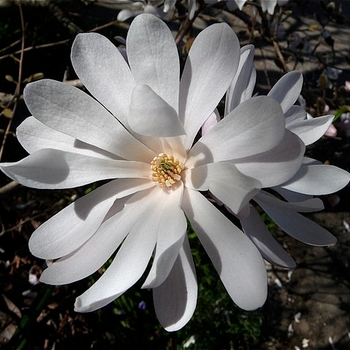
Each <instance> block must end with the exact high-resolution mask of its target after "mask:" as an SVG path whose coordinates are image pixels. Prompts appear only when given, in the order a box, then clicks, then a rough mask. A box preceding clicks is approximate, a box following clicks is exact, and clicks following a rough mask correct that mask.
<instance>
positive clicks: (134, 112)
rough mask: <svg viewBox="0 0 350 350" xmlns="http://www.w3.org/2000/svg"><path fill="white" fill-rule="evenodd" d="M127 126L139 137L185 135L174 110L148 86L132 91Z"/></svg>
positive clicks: (137, 87) (138, 86) (141, 86)
mask: <svg viewBox="0 0 350 350" xmlns="http://www.w3.org/2000/svg"><path fill="white" fill-rule="evenodd" d="M128 124H129V126H130V128H131V129H132V130H133V131H135V132H137V133H139V134H141V135H147V136H157V137H169V136H170V137H171V136H179V135H184V134H185V130H184V128H183V126H182V125H181V124H180V121H179V118H178V116H177V113H176V111H175V109H174V108H173V107H171V106H170V105H169V104H168V103H167V102H166V101H164V100H163V99H162V98H161V97H160V96H159V95H157V94H156V93H155V92H154V91H153V90H152V89H151V88H150V87H149V86H148V85H137V86H136V87H135V89H134V90H133V93H132V97H131V105H130V113H129V116H128Z"/></svg>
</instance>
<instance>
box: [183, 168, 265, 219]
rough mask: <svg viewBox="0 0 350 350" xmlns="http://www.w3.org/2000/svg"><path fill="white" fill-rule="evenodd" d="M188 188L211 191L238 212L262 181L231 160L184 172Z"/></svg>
mask: <svg viewBox="0 0 350 350" xmlns="http://www.w3.org/2000/svg"><path fill="white" fill-rule="evenodd" d="M184 176H185V177H184V179H183V181H184V182H185V185H186V187H187V188H191V189H195V190H198V191H210V192H211V193H212V194H213V195H214V196H215V197H217V198H218V199H219V200H220V201H221V202H222V203H224V204H225V205H226V206H228V207H229V208H230V209H231V210H232V212H233V213H236V214H237V213H238V212H239V211H240V210H241V209H242V208H243V207H244V206H245V205H247V204H248V202H249V201H250V199H251V198H253V197H254V195H255V194H256V193H258V191H259V189H260V188H261V183H260V182H259V181H257V180H255V179H253V178H251V177H248V176H245V175H243V174H242V173H240V172H239V171H238V170H237V168H236V167H235V166H234V164H232V163H229V162H219V163H210V164H206V165H202V166H199V167H196V168H192V169H188V170H187V171H185V173H184Z"/></svg>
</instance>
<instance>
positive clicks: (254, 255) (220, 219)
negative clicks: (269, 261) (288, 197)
mask: <svg viewBox="0 0 350 350" xmlns="http://www.w3.org/2000/svg"><path fill="white" fill-rule="evenodd" d="M183 207H184V210H185V213H186V216H187V218H188V219H189V221H190V223H191V225H192V227H193V229H194V231H195V232H196V233H197V235H198V238H199V239H200V241H201V243H202V244H203V246H204V248H205V250H206V252H207V254H208V255H209V257H210V259H211V261H212V262H213V265H214V266H215V268H216V270H217V272H218V273H219V275H220V278H221V281H222V283H223V284H224V286H225V288H226V290H227V292H228V293H229V295H230V297H231V298H232V300H233V301H234V302H235V303H236V304H237V305H238V306H239V307H241V308H242V309H245V310H253V309H256V308H258V307H260V306H262V305H263V304H264V302H265V300H266V296H267V276H266V271H265V265H264V262H263V260H262V258H261V255H260V253H259V251H258V250H257V248H256V247H255V246H254V244H253V243H252V242H251V241H250V239H249V238H248V237H247V236H246V235H245V234H244V233H243V232H242V231H241V230H239V229H238V228H237V227H236V226H235V225H233V224H232V223H231V221H229V220H228V219H227V218H226V217H225V216H224V215H223V214H221V213H220V211H218V210H217V209H216V208H215V207H214V206H213V205H212V204H211V203H209V201H208V200H207V199H206V198H204V197H203V196H202V195H201V194H200V193H198V192H197V191H193V190H190V189H186V190H185V192H184V204H183Z"/></svg>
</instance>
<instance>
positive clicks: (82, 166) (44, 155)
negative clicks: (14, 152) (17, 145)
mask: <svg viewBox="0 0 350 350" xmlns="http://www.w3.org/2000/svg"><path fill="white" fill-rule="evenodd" d="M1 170H2V171H3V172H4V173H5V174H6V175H7V176H8V177H10V178H11V179H13V180H16V181H18V182H19V183H20V184H22V185H25V186H28V187H33V188H45V189H59V188H73V187H77V186H82V185H86V184H89V183H93V182H96V181H99V180H106V179H115V178H144V179H147V178H148V179H149V178H150V166H149V164H147V163H141V162H132V161H127V160H114V159H104V158H95V157H88V156H86V155H83V154H77V153H69V152H64V151H59V150H55V149H49V148H47V149H42V150H39V151H36V152H34V153H32V154H30V155H29V156H28V157H26V158H23V159H22V160H20V161H18V162H16V163H3V164H1Z"/></svg>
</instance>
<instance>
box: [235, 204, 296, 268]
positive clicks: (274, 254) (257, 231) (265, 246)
mask: <svg viewBox="0 0 350 350" xmlns="http://www.w3.org/2000/svg"><path fill="white" fill-rule="evenodd" d="M241 224H242V229H243V231H244V232H245V234H246V235H247V236H248V237H249V238H250V239H251V240H252V242H253V243H254V244H255V246H256V247H257V248H258V249H259V251H260V253H261V255H262V256H263V258H264V259H266V260H267V261H269V262H270V263H271V264H273V265H277V266H282V267H287V268H295V266H296V264H295V261H294V260H293V259H292V258H291V256H290V255H289V254H287V252H286V251H285V250H284V249H283V248H282V247H281V246H280V245H279V243H278V242H277V241H276V240H275V239H274V238H273V237H272V235H271V233H270V232H269V231H268V230H267V228H266V226H265V224H264V222H263V221H262V220H261V217H260V215H259V213H258V212H257V211H256V209H255V208H253V207H251V208H250V213H249V216H248V217H247V218H246V219H245V220H241Z"/></svg>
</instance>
